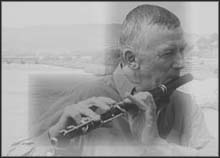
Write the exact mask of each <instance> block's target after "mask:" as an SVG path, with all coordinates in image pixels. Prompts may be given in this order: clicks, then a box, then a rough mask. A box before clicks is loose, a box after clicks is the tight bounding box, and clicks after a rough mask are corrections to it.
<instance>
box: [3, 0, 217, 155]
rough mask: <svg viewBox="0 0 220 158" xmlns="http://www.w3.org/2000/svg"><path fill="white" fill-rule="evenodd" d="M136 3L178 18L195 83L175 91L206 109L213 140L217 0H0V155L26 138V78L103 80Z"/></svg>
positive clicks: (214, 124)
mask: <svg viewBox="0 0 220 158" xmlns="http://www.w3.org/2000/svg"><path fill="white" fill-rule="evenodd" d="M141 4H155V5H159V6H162V7H165V8H167V9H169V10H170V11H171V12H173V13H175V14H176V15H177V16H178V17H179V18H180V20H181V23H182V26H183V28H184V31H185V36H186V39H187V40H188V42H189V46H190V50H189V52H188V53H187V55H186V68H185V69H184V71H183V73H186V72H191V73H192V74H193V75H194V77H195V80H194V81H192V82H191V83H190V84H187V85H186V86H184V87H182V88H180V89H181V90H183V91H185V92H187V93H190V94H192V95H193V96H194V97H195V99H196V100H197V102H198V104H199V105H200V106H201V107H202V108H203V109H204V114H205V117H206V121H207V124H208V128H209V129H210V131H211V133H212V134H213V135H214V136H215V137H216V138H217V137H218V112H217V110H218V97H217V96H218V71H219V70H218V2H2V58H1V64H2V154H3V155H5V154H6V153H7V151H8V147H9V145H10V144H11V143H13V142H14V141H16V140H18V139H19V138H23V137H26V136H27V133H28V127H27V123H28V110H29V109H28V108H29V105H28V94H29V93H28V91H29V89H28V87H29V85H28V84H29V76H30V75H31V74H36V73H40V74H42V73H46V74H50V73H59V74H62V73H71V74H72V73H74V74H77V75H90V76H94V75H105V74H107V73H109V72H111V69H112V66H114V60H113V58H112V56H109V54H111V53H112V52H117V46H118V39H119V33H120V27H121V24H122V22H123V20H124V18H125V16H126V15H127V13H128V12H129V11H130V10H131V9H133V8H135V7H136V6H138V5H141Z"/></svg>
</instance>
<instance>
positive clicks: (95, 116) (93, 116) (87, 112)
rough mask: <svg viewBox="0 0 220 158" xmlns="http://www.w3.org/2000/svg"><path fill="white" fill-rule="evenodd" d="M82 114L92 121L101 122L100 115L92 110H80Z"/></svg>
mask: <svg viewBox="0 0 220 158" xmlns="http://www.w3.org/2000/svg"><path fill="white" fill-rule="evenodd" d="M80 113H81V114H83V115H86V116H88V117H90V118H91V119H92V120H100V115H98V114H96V113H95V112H93V111H92V110H90V109H87V108H82V109H80Z"/></svg>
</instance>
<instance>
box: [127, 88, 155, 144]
mask: <svg viewBox="0 0 220 158" xmlns="http://www.w3.org/2000/svg"><path fill="white" fill-rule="evenodd" d="M127 97H128V99H129V100H130V101H131V102H133V103H134V104H136V105H137V106H138V108H139V112H138V113H137V114H135V115H134V114H132V113H130V114H129V115H128V117H129V123H130V126H131V130H132V132H133V134H134V136H136V137H137V139H139V140H140V141H141V142H142V143H144V144H151V143H152V142H153V141H154V140H155V139H156V138H158V137H159V134H158V129H157V116H156V105H155V102H154V99H153V97H152V95H151V94H150V93H149V92H139V93H137V94H135V95H133V96H132V95H128V96H127Z"/></svg>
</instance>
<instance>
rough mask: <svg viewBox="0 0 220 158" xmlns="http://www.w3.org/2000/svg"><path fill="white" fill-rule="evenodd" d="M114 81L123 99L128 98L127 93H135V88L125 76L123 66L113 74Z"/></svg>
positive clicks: (119, 66)
mask: <svg viewBox="0 0 220 158" xmlns="http://www.w3.org/2000/svg"><path fill="white" fill-rule="evenodd" d="M113 81H114V83H115V86H116V89H117V91H118V92H119V94H120V96H121V98H125V97H126V93H129V94H131V93H133V91H134V90H135V86H134V85H133V84H132V83H131V82H130V81H129V80H128V79H127V77H126V76H125V74H124V72H123V70H122V66H121V64H119V65H118V67H117V68H116V69H115V71H114V72H113Z"/></svg>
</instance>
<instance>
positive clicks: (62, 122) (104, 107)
mask: <svg viewBox="0 0 220 158" xmlns="http://www.w3.org/2000/svg"><path fill="white" fill-rule="evenodd" d="M114 103H115V101H114V100H112V99H110V98H106V97H92V98H89V99H87V100H84V101H81V102H79V103H77V104H74V105H71V106H67V107H65V109H64V112H63V114H62V115H61V117H60V119H59V121H58V122H57V123H56V124H55V125H54V126H52V127H51V128H50V129H49V132H50V135H51V136H52V137H56V136H58V135H59V131H60V130H62V129H64V128H65V127H66V124H67V121H68V119H69V118H72V119H73V121H74V122H75V123H76V124H79V123H80V121H81V119H82V116H85V117H89V118H90V119H91V120H99V119H100V115H101V114H103V113H105V112H106V111H108V110H109V109H110V107H111V105H112V104H114Z"/></svg>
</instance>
